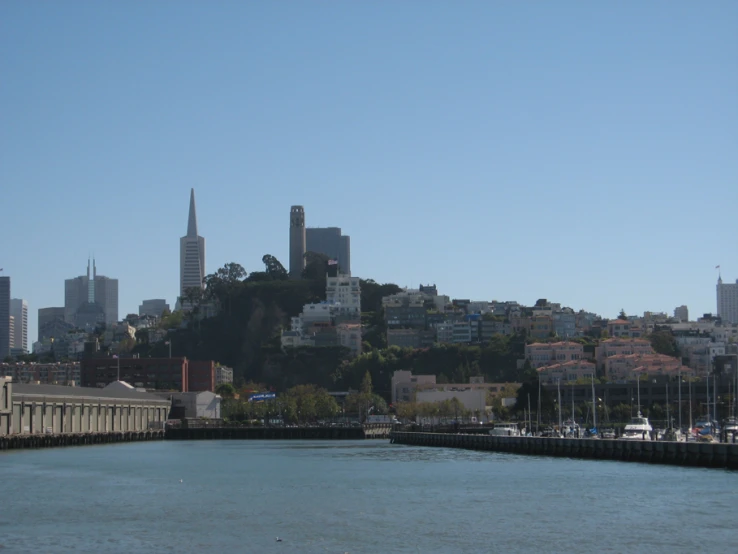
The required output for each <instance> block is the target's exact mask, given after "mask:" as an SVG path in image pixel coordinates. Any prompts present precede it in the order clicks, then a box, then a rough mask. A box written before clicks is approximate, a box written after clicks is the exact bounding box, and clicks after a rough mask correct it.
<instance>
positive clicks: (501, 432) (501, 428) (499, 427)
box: [489, 423, 520, 437]
mask: <svg viewBox="0 0 738 554" xmlns="http://www.w3.org/2000/svg"><path fill="white" fill-rule="evenodd" d="M494 425H495V426H494V427H493V428H492V429H490V430H489V434H490V435H494V436H497V437H519V436H520V429H519V428H518V424H517V423H495V424H494Z"/></svg>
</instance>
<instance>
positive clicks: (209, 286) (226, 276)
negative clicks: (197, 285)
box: [203, 262, 247, 315]
mask: <svg viewBox="0 0 738 554" xmlns="http://www.w3.org/2000/svg"><path fill="white" fill-rule="evenodd" d="M246 275H247V273H246V270H245V269H244V268H243V267H242V266H241V265H240V264H237V263H234V262H230V263H227V264H225V265H224V266H223V267H221V268H220V269H218V270H217V271H216V272H215V273H211V274H209V275H206V276H205V278H204V279H203V283H204V284H205V295H206V296H207V297H208V298H209V299H212V300H216V301H217V302H218V304H219V305H220V306H221V307H222V308H223V309H224V310H225V312H226V314H227V315H230V314H231V307H232V300H233V297H234V296H235V295H236V294H237V293H238V290H239V288H240V287H239V286H240V285H241V283H242V282H243V280H244V279H245V278H246Z"/></svg>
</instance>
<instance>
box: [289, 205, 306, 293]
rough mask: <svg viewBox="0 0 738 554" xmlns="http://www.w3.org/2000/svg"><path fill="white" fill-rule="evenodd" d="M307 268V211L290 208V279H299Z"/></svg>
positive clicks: (295, 207)
mask: <svg viewBox="0 0 738 554" xmlns="http://www.w3.org/2000/svg"><path fill="white" fill-rule="evenodd" d="M304 268H305V210H304V209H303V208H302V206H292V207H291V208H290V277H291V278H292V279H299V278H300V276H301V275H302V270H303V269H304Z"/></svg>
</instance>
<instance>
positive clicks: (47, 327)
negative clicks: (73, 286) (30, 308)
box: [38, 308, 65, 340]
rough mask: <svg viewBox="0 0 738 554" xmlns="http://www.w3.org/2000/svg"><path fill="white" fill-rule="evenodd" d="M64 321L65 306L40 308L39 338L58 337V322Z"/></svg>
mask: <svg viewBox="0 0 738 554" xmlns="http://www.w3.org/2000/svg"><path fill="white" fill-rule="evenodd" d="M60 322H61V323H64V322H65V319H64V308H39V310H38V340H43V339H45V338H47V337H56V336H58V333H57V332H56V329H57V328H58V327H59V325H58V323H60Z"/></svg>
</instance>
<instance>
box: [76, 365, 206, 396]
mask: <svg viewBox="0 0 738 554" xmlns="http://www.w3.org/2000/svg"><path fill="white" fill-rule="evenodd" d="M80 373H81V381H82V386H83V387H105V386H107V385H109V384H110V383H112V382H114V381H118V380H120V381H125V382H126V383H130V384H131V385H133V386H134V387H137V388H144V389H150V390H176V391H179V392H190V391H192V392H198V391H203V390H209V391H211V392H212V391H214V390H215V362H212V361H195V360H188V359H187V358H85V359H83V360H82V362H81V366H80Z"/></svg>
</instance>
